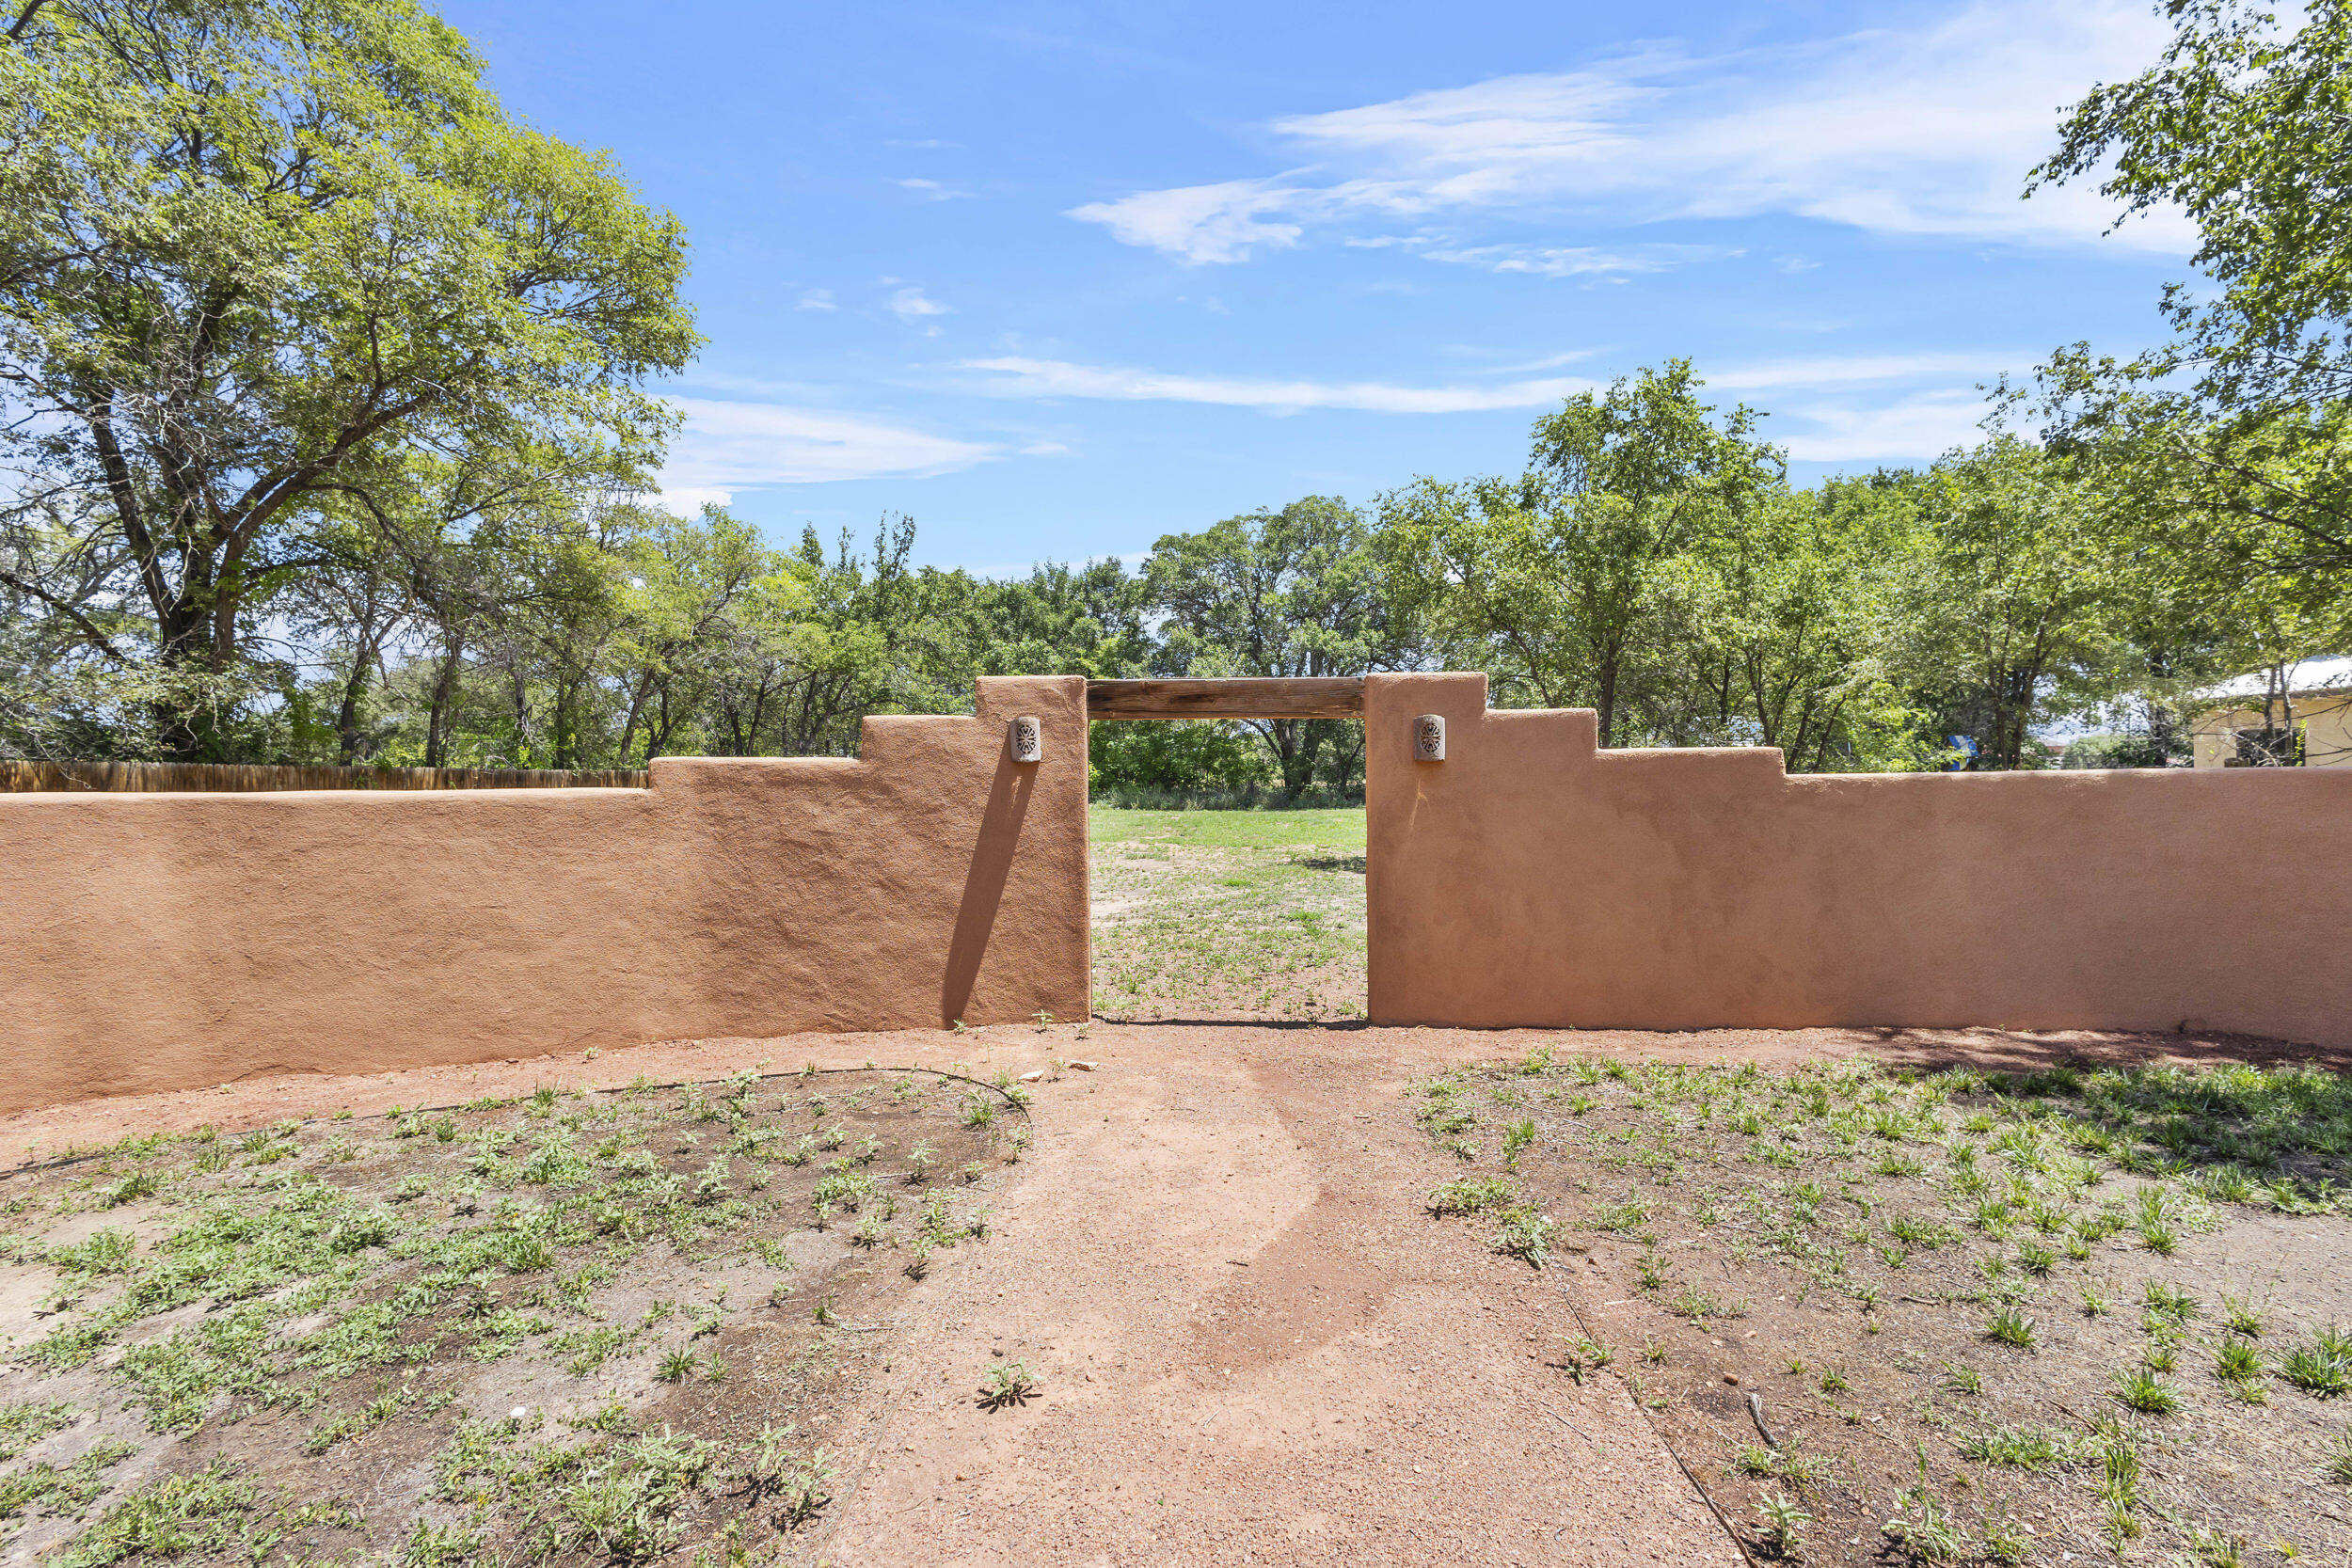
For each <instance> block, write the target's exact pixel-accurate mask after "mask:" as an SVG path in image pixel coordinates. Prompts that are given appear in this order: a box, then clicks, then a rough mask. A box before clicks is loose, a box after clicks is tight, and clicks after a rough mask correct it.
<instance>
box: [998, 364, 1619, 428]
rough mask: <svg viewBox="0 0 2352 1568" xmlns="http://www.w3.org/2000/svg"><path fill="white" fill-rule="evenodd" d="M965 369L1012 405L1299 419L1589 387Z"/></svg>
mask: <svg viewBox="0 0 2352 1568" xmlns="http://www.w3.org/2000/svg"><path fill="white" fill-rule="evenodd" d="M961 369H963V370H967V371H977V372H982V373H983V374H985V375H986V376H987V377H988V380H986V381H985V382H983V383H982V388H983V389H984V390H987V391H990V392H994V393H996V394H998V395H1000V396H1007V397H1033V398H1094V399H1105V400H1111V401H1116V402H1122V403H1200V404H1217V405H1219V406H1223V407H1228V408H1261V409H1264V410H1266V411H1268V412H1270V413H1295V412H1296V411H1298V410H1301V409H1307V408H1355V409H1363V410H1367V411H1370V412H1373V413H1380V414H1459V413H1468V412H1472V411H1475V410H1479V409H1489V408H1532V407H1535V406H1538V405H1540V404H1548V403H1557V402H1559V401H1560V400H1561V399H1562V398H1565V397H1568V396H1571V395H1573V394H1575V393H1577V392H1580V391H1582V390H1584V389H1585V388H1589V387H1591V386H1592V385H1593V383H1591V382H1589V381H1582V380H1575V379H1568V378H1553V379H1549V380H1544V381H1517V382H1508V383H1504V384H1502V385H1487V386H1467V387H1405V386H1397V385H1394V384H1392V383H1389V382H1378V381H1349V382H1337V381H1267V380H1257V379H1253V378H1250V377H1247V376H1215V375H1174V374H1168V373H1165V372H1158V371H1143V370H1130V369H1125V368H1122V367H1119V366H1105V365H1077V364H1072V363H1071V362H1070V361H1068V360H1065V359H1027V358H1021V357H1017V356H1007V357H1002V358H995V359H966V360H963V361H961Z"/></svg>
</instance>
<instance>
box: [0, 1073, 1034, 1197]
mask: <svg viewBox="0 0 2352 1568" xmlns="http://www.w3.org/2000/svg"><path fill="white" fill-rule="evenodd" d="M444 1065H447V1066H453V1067H467V1066H472V1065H476V1064H470V1063H466V1062H453V1063H448V1064H444ZM836 1072H928V1073H930V1075H931V1076H932V1077H934V1078H936V1079H938V1080H939V1081H940V1082H941V1083H943V1084H944V1083H947V1082H950V1081H953V1082H955V1083H958V1084H969V1085H972V1086H973V1087H974V1088H976V1089H986V1090H988V1091H990V1092H991V1093H993V1094H994V1095H995V1096H996V1098H997V1099H998V1100H1000V1101H1004V1103H1005V1104H1007V1105H1009V1106H1010V1107H1011V1108H1012V1109H1013V1110H1016V1111H1018V1112H1020V1113H1021V1115H1022V1117H1024V1118H1028V1117H1029V1107H1028V1106H1027V1105H1026V1104H1025V1103H1023V1102H1022V1101H1018V1100H1015V1099H1014V1098H1013V1097H1012V1092H1011V1091H1010V1090H1009V1089H1007V1088H1006V1087H1005V1086H1004V1085H1002V1084H992V1083H990V1082H989V1081H988V1080H987V1079H985V1078H975V1077H973V1076H972V1075H971V1074H969V1073H964V1072H949V1071H946V1069H941V1068H935V1067H820V1068H814V1069H811V1068H794V1069H792V1070H791V1071H789V1072H763V1073H760V1074H758V1075H756V1076H755V1077H754V1078H753V1080H752V1082H753V1083H755V1084H771V1083H773V1082H775V1081H776V1080H777V1079H779V1078H825V1077H830V1076H831V1075H833V1074H834V1073H836ZM741 1077H742V1074H740V1073H732V1072H731V1073H729V1074H727V1075H726V1076H725V1077H723V1078H672V1079H669V1080H666V1081H665V1082H662V1083H659V1084H653V1083H646V1082H644V1081H643V1080H642V1079H640V1080H638V1081H633V1082H630V1083H627V1084H613V1085H607V1086H606V1087H604V1088H600V1089H559V1090H557V1091H556V1092H557V1093H559V1094H569V1095H577V1096H580V1097H582V1098H584V1097H586V1096H588V1095H592V1094H652V1093H655V1092H657V1091H659V1090H662V1089H693V1088H701V1087H704V1086H705V1085H710V1084H731V1083H735V1082H737V1081H739V1079H740V1078H741ZM532 1092H534V1093H535V1092H536V1091H535V1090H534V1091H532ZM530 1098H531V1095H530V1094H518V1095H516V1096H514V1097H513V1098H512V1099H508V1100H501V1101H499V1102H498V1104H497V1105H496V1106H487V1105H484V1106H481V1107H480V1108H481V1109H483V1110H485V1111H486V1110H492V1109H496V1110H504V1109H506V1108H507V1107H508V1106H510V1105H519V1104H522V1103H523V1102H524V1101H528V1100H529V1099H530ZM478 1103H479V1102H478V1101H472V1100H458V1101H451V1102H450V1103H448V1104H446V1105H399V1106H394V1107H392V1108H391V1109H389V1110H383V1111H371V1112H369V1113H368V1114H367V1115H366V1116H364V1117H361V1116H358V1115H356V1114H355V1115H354V1116H352V1117H350V1118H349V1119H350V1120H352V1121H354V1122H358V1121H389V1120H390V1119H391V1117H392V1114H393V1111H397V1112H399V1114H400V1115H402V1116H416V1117H428V1116H439V1115H443V1114H445V1113H448V1112H451V1111H468V1110H472V1109H474V1108H475V1107H476V1106H477V1104H478ZM59 1108H60V1107H56V1106H52V1107H50V1109H53V1110H55V1109H59ZM336 1119H337V1118H336V1117H303V1118H302V1119H301V1120H299V1121H297V1122H295V1123H294V1131H295V1132H300V1131H302V1130H303V1129H305V1128H309V1127H315V1126H317V1125H318V1124H320V1123H321V1122H325V1123H328V1124H330V1125H331V1124H333V1123H334V1122H335V1120H336ZM269 1125H270V1126H272V1127H276V1126H279V1125H281V1123H280V1122H271V1123H269ZM209 1127H212V1124H211V1123H210V1122H207V1123H205V1124H204V1126H203V1127H199V1128H195V1129H193V1130H191V1131H189V1132H167V1133H162V1134H158V1135H159V1136H163V1137H167V1138H169V1139H170V1140H171V1141H172V1142H174V1143H185V1142H187V1141H189V1140H190V1139H192V1138H194V1137H195V1136H196V1135H197V1133H199V1132H203V1131H205V1129H206V1128H209ZM213 1132H214V1133H215V1136H217V1135H218V1134H219V1129H217V1128H213ZM121 1156H122V1150H121V1148H120V1147H119V1145H118V1146H117V1147H115V1148H91V1149H81V1150H74V1151H70V1152H68V1153H64V1154H59V1155H57V1156H56V1157H54V1158H52V1159H48V1160H41V1161H39V1162H37V1163H35V1164H24V1165H13V1166H10V1167H9V1168H8V1169H7V1170H5V1171H0V1182H5V1181H8V1180H10V1179H12V1178H14V1177H19V1176H39V1175H42V1174H45V1173H47V1172H50V1171H57V1170H63V1169H65V1168H66V1167H68V1166H70V1165H81V1164H88V1163H89V1162H91V1161H93V1160H113V1159H119V1158H121Z"/></svg>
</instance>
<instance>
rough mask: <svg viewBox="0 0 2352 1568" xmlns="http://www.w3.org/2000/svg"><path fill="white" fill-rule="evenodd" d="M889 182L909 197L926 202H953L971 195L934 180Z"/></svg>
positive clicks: (914, 178)
mask: <svg viewBox="0 0 2352 1568" xmlns="http://www.w3.org/2000/svg"><path fill="white" fill-rule="evenodd" d="M892 183H893V184H895V185H897V186H898V188H899V189H900V190H902V191H905V192H907V193H908V194H909V195H912V196H919V197H921V198H923V199H924V200H926V201H953V200H955V199H957V198H960V197H966V196H969V195H971V194H972V193H971V192H969V191H960V190H956V189H954V188H952V187H950V186H947V185H943V184H941V183H940V182H938V181H936V180H925V179H923V178H921V177H920V176H915V177H913V178H910V179H905V180H895V181H893V182H892Z"/></svg>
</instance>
